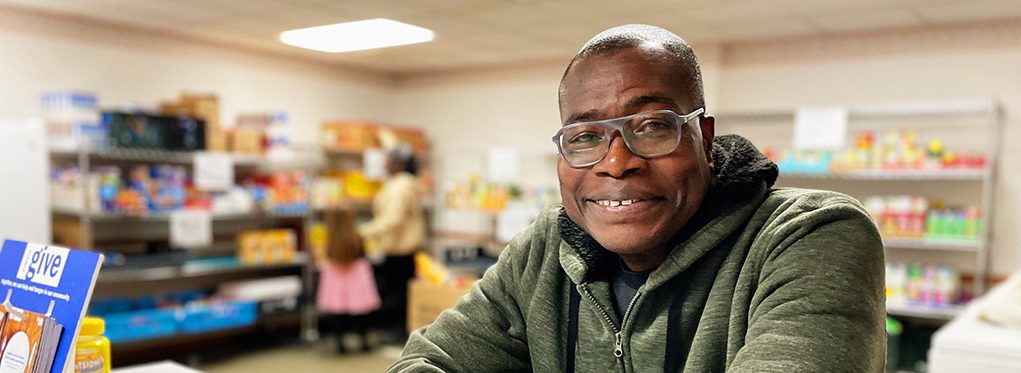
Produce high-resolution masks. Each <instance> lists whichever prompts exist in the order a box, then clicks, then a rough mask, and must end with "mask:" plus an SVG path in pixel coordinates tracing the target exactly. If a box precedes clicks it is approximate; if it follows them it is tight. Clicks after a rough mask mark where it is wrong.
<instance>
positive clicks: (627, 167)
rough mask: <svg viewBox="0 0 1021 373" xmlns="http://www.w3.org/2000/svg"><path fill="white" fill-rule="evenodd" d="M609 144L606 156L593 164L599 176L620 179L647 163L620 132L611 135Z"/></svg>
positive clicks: (593, 168) (593, 169)
mask: <svg viewBox="0 0 1021 373" xmlns="http://www.w3.org/2000/svg"><path fill="white" fill-rule="evenodd" d="M608 146H609V149H607V151H606V157H603V160H601V161H599V162H598V163H596V164H595V165H593V166H592V171H594V172H595V173H596V175H597V176H606V177H612V178H614V179H620V178H624V177H627V176H628V175H631V174H633V173H635V172H637V171H638V170H639V169H641V168H642V167H643V165H644V164H645V158H642V157H640V156H638V155H637V154H635V153H632V152H631V149H628V147H627V144H625V143H624V138H622V137H621V136H620V133H619V132H617V133H614V134H613V135H612V136H611V137H610V145H608Z"/></svg>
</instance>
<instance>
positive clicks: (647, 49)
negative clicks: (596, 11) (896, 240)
mask: <svg viewBox="0 0 1021 373" xmlns="http://www.w3.org/2000/svg"><path fill="white" fill-rule="evenodd" d="M703 101H704V100H703V97H702V78H701V72H700V70H699V66H698V61H697V59H696V58H695V55H694V52H693V51H692V50H691V48H690V47H689V46H688V45H687V44H686V43H685V42H684V41H683V40H681V39H680V38H679V37H677V36H676V35H674V34H672V33H670V32H668V31H666V30H663V29H660V28H656V27H652V26H644V25H629V26H621V27H617V28H613V29H610V30H607V31H604V32H603V33H600V34H599V35H597V36H596V37H594V38H593V39H592V40H590V41H589V42H588V43H587V44H586V45H585V46H584V47H583V48H582V50H581V51H580V52H579V53H578V55H577V56H576V57H575V58H574V60H572V61H571V63H570V64H569V65H568V67H567V71H566V72H565V73H564V77H563V79H562V80H561V85H560V116H561V120H562V121H563V124H562V126H561V128H560V129H559V130H558V131H557V132H556V134H555V136H554V137H553V141H554V143H555V144H556V146H557V148H558V150H559V151H560V154H561V159H560V161H559V163H558V166H557V172H558V175H559V177H560V189H561V196H562V198H563V206H556V207H553V208H550V209H549V210H547V211H546V212H544V213H543V214H542V215H541V216H540V217H539V218H538V220H537V221H536V222H535V223H534V224H533V225H532V226H531V227H529V229H528V230H527V231H525V232H523V233H521V234H519V235H518V236H517V237H516V238H515V239H514V240H512V242H511V243H510V244H509V245H508V246H507V248H506V249H505V250H504V252H503V253H502V254H501V256H500V260H499V262H498V263H497V264H496V265H495V266H494V267H493V268H491V269H490V270H489V271H488V272H486V274H485V276H484V277H483V278H482V280H480V281H479V282H478V283H477V284H476V285H475V286H474V287H473V288H472V290H471V292H470V293H469V294H468V295H466V296H465V297H464V298H463V299H461V301H460V302H459V303H458V304H457V306H456V307H454V308H453V309H452V310H448V311H446V312H444V313H443V314H442V315H441V316H440V317H439V319H438V320H436V322H434V323H433V324H432V325H430V326H428V327H425V328H422V329H420V330H418V331H416V332H415V333H414V334H413V335H412V336H411V338H410V340H409V341H408V344H407V346H406V347H405V350H404V354H403V355H402V357H401V359H400V360H399V361H398V362H397V363H396V364H395V365H394V366H393V367H391V371H392V372H422V371H446V372H493V371H529V370H530V371H535V372H606V371H618V372H652V371H662V372H677V371H685V372H709V371H731V372H792V371H794V372H866V371H875V372H878V371H882V369H883V364H884V353H885V338H886V337H885V334H884V330H883V325H884V322H883V320H884V316H885V313H884V310H883V299H884V298H883V277H884V276H883V251H882V246H881V241H880V239H879V235H878V233H877V232H876V229H875V226H874V225H873V224H872V222H871V221H870V220H869V218H868V215H867V214H866V213H865V211H864V210H863V208H862V207H861V206H860V205H859V204H858V202H856V201H855V200H854V199H852V198H850V197H847V196H844V195H841V194H838V193H833V192H823V191H810V190H799V189H774V188H772V185H773V182H774V181H775V180H776V177H777V168H776V165H774V164H773V163H772V162H770V161H769V160H767V159H766V158H765V157H764V156H763V155H762V154H761V153H759V152H758V151H757V150H756V149H755V148H754V147H753V146H752V145H751V143H749V142H748V141H747V140H745V139H743V138H741V137H738V136H735V135H728V136H719V137H715V136H714V135H715V133H714V132H715V128H714V124H715V123H714V120H713V118H712V117H710V116H707V115H705V108H704V102H703Z"/></svg>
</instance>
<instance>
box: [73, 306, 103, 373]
mask: <svg viewBox="0 0 1021 373" xmlns="http://www.w3.org/2000/svg"><path fill="white" fill-rule="evenodd" d="M104 332H106V323H105V322H104V321H103V319H101V318H98V317H86V318H85V319H83V320H82V326H81V331H80V332H78V343H76V344H75V353H74V371H75V372H76V373H109V372H110V340H109V339H107V338H106V337H104V336H103V333H104Z"/></svg>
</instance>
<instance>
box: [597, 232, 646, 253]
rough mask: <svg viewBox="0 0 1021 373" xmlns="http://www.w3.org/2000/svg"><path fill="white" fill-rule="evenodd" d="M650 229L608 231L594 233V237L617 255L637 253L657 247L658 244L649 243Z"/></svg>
mask: <svg viewBox="0 0 1021 373" xmlns="http://www.w3.org/2000/svg"><path fill="white" fill-rule="evenodd" d="M648 232H649V231H648V230H634V231H629V232H620V233H611V232H606V233H604V234H599V235H593V236H592V238H594V239H595V240H596V242H599V245H601V246H603V248H605V249H606V250H609V251H610V252H612V253H614V254H617V255H623V256H628V255H636V254H642V253H646V252H649V251H651V250H654V249H655V248H656V245H649V244H650V243H652V242H651V241H658V240H649V239H648V237H649V236H650V234H649V233H648Z"/></svg>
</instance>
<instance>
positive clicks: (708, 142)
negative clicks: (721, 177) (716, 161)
mask: <svg viewBox="0 0 1021 373" xmlns="http://www.w3.org/2000/svg"><path fill="white" fill-rule="evenodd" d="M698 126H699V128H701V129H702V149H703V150H704V151H705V159H706V162H709V164H712V163H713V137H715V136H716V118H714V117H712V116H710V115H703V116H702V118H701V119H699V121H698Z"/></svg>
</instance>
